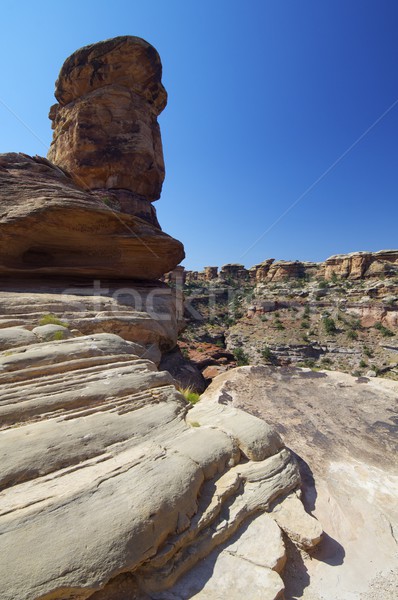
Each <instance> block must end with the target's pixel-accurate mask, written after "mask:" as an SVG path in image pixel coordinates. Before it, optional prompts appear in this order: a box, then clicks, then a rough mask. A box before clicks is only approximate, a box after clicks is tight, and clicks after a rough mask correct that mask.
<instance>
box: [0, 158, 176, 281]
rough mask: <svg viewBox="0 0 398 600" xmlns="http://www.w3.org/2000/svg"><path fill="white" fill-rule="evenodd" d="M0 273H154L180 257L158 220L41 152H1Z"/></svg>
mask: <svg viewBox="0 0 398 600" xmlns="http://www.w3.org/2000/svg"><path fill="white" fill-rule="evenodd" d="M0 232H1V235H0V276H1V275H3V276H4V275H9V276H22V275H25V276H27V277H28V276H31V275H36V276H39V275H40V276H45V275H55V276H61V277H62V276H65V277H66V276H69V275H73V276H75V277H79V276H80V277H117V278H123V277H124V278H133V279H157V278H159V277H161V276H162V275H163V273H165V272H166V271H167V270H169V269H170V268H171V267H174V266H175V265H176V264H177V263H178V262H179V261H180V260H181V259H182V258H183V256H184V250H183V246H182V244H181V243H180V242H178V241H177V240H174V239H173V238H171V237H170V236H168V235H166V234H165V233H163V232H162V231H161V230H160V229H159V228H158V227H156V226H155V225H153V224H151V223H149V222H147V221H145V220H143V219H141V218H139V217H137V216H134V215H131V214H127V213H126V212H123V211H122V210H121V206H120V204H119V203H118V200H117V198H116V197H114V196H112V194H110V195H108V196H107V197H105V198H104V197H103V196H101V195H100V194H99V193H95V192H86V191H84V190H83V189H81V188H79V187H78V186H77V185H76V184H75V183H74V182H73V181H72V179H71V178H70V177H68V176H66V175H65V174H64V173H63V172H62V171H61V170H60V169H59V168H57V167H55V166H54V165H52V164H51V163H49V162H48V161H47V160H46V159H42V158H40V157H35V158H32V157H29V156H26V155H23V154H16V153H10V154H1V155H0Z"/></svg>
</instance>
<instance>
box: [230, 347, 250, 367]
mask: <svg viewBox="0 0 398 600" xmlns="http://www.w3.org/2000/svg"><path fill="white" fill-rule="evenodd" d="M233 354H234V356H235V360H236V363H237V365H238V367H244V366H245V365H248V364H249V357H248V356H247V354H246V352H245V351H244V350H242V348H235V350H233Z"/></svg>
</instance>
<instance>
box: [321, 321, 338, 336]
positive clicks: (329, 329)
mask: <svg viewBox="0 0 398 600" xmlns="http://www.w3.org/2000/svg"><path fill="white" fill-rule="evenodd" d="M323 327H324V329H325V331H326V333H331V334H335V333H337V327H336V323H335V322H334V319H332V317H325V318H324V319H323Z"/></svg>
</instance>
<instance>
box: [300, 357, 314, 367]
mask: <svg viewBox="0 0 398 600" xmlns="http://www.w3.org/2000/svg"><path fill="white" fill-rule="evenodd" d="M315 364H316V361H315V360H312V359H311V358H307V359H306V360H303V361H301V362H300V367H308V368H309V369H313V368H314V367H315Z"/></svg>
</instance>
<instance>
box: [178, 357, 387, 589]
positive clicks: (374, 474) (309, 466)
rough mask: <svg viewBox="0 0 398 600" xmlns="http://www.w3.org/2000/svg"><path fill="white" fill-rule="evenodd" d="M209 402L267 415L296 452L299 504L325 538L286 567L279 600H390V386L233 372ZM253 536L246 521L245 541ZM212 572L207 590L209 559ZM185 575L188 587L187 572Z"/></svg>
mask: <svg viewBox="0 0 398 600" xmlns="http://www.w3.org/2000/svg"><path fill="white" fill-rule="evenodd" d="M211 397H213V398H214V397H218V398H223V399H224V406H225V407H235V408H240V409H244V410H247V411H250V412H251V413H252V414H255V415H257V416H261V417H263V418H266V419H267V422H270V423H272V425H273V426H274V427H275V428H276V429H277V431H279V432H280V433H281V434H282V435H283V437H284V439H285V440H286V443H287V445H288V446H289V448H291V449H292V450H293V452H295V453H296V454H298V455H299V456H300V459H299V466H300V471H301V474H302V479H303V492H304V493H303V499H304V503H305V505H306V507H307V509H308V510H310V511H311V512H312V514H314V515H315V516H317V517H318V518H319V519H320V521H321V522H322V525H323V527H324V530H325V536H324V538H323V540H322V541H321V543H320V544H319V546H318V548H317V549H316V550H315V552H314V553H313V554H312V559H310V560H308V557H306V556H305V555H304V556H301V557H300V556H299V555H297V554H296V560H291V562H288V564H287V567H286V569H285V573H284V575H283V578H284V581H285V584H286V590H285V594H286V596H285V597H286V598H304V599H306V600H314V599H317V600H318V599H320V598H322V599H325V600H336V599H337V598H339V599H340V598H352V599H353V600H360V599H361V600H362V599H365V598H366V599H367V600H372V599H376V598H383V599H384V598H388V600H393V598H394V597H395V595H396V589H397V582H398V556H397V552H396V549H397V545H396V537H397V534H396V531H397V527H398V510H397V508H398V507H397V497H398V471H397V464H396V461H395V457H396V453H397V449H398V448H397V438H396V425H394V423H395V421H396V418H397V417H396V414H397V413H396V411H397V408H398V406H397V398H398V383H397V382H394V381H386V380H382V379H378V378H374V379H367V378H355V377H351V376H350V375H346V374H343V373H338V372H331V371H328V372H312V371H310V370H309V369H294V368H274V367H265V366H263V367H241V368H239V369H235V370H233V371H229V372H228V373H225V374H223V375H220V376H219V377H217V378H216V379H215V380H214V381H213V383H212V385H211V386H210V387H209V388H208V390H207V391H206V398H211ZM189 414H191V413H189ZM281 414H283V418H282V419H281ZM293 510H294V508H293V507H289V511H292V512H293ZM282 521H283V515H282V514H281V515H280V520H279V524H280V525H281V523H282ZM296 522H300V520H299V518H298V517H297V519H296ZM255 530H256V523H253V528H252V531H253V535H255ZM302 531H303V529H302ZM258 533H259V535H260V528H259V530H258ZM290 535H291V536H292V535H294V534H292V532H291V534H290ZM310 537H311V536H310ZM226 551H228V549H226ZM220 557H221V555H220ZM220 557H219V558H218V560H220ZM290 558H291V559H293V556H292V555H291V556H290ZM213 562H214V561H213ZM364 565H366V569H364V568H363V566H364ZM213 570H214V573H215V576H214V577H213V581H212V585H213V586H214V585H215V583H216V582H215V580H214V579H215V578H216V576H217V573H218V572H219V570H218V569H217V563H216V564H215V565H213ZM189 576H190V577H191V578H192V579H193V581H195V571H194V572H192V573H191V574H190V575H189ZM219 577H220V584H221V577H222V576H221V573H220V575H219ZM171 597H172V596H171ZM177 597H179V596H178V594H177ZM182 597H184V596H183V595H182ZM199 597H201V596H199ZM210 597H212V596H210ZM216 597H217V596H216ZM219 597H222V596H219ZM254 597H256V598H257V596H254ZM258 597H259V598H260V597H261V596H258ZM204 598H206V596H204Z"/></svg>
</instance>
